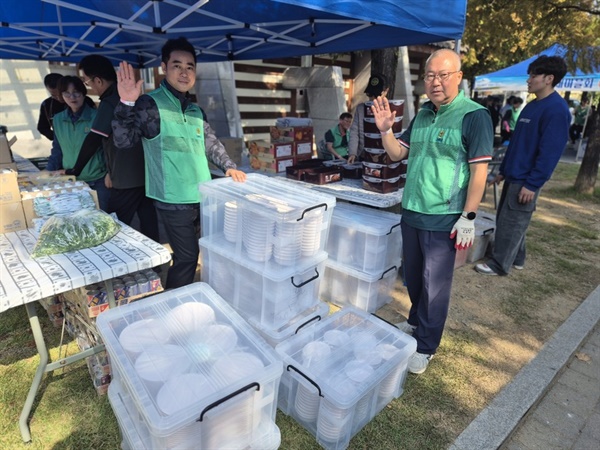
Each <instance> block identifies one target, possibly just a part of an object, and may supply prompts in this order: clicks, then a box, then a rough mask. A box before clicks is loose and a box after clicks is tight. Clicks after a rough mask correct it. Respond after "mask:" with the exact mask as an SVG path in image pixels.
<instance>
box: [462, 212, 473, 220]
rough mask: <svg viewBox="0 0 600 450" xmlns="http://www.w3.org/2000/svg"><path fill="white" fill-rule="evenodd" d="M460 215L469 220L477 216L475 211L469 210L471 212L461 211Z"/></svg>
mask: <svg viewBox="0 0 600 450" xmlns="http://www.w3.org/2000/svg"><path fill="white" fill-rule="evenodd" d="M461 215H462V216H463V217H464V218H465V219H469V220H475V217H477V213H474V212H473V211H471V212H466V211H463V213H462V214H461Z"/></svg>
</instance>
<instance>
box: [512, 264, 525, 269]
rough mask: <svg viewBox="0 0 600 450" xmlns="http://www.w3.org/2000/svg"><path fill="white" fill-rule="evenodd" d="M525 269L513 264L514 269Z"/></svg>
mask: <svg viewBox="0 0 600 450" xmlns="http://www.w3.org/2000/svg"><path fill="white" fill-rule="evenodd" d="M524 268H525V266H520V265H518V264H513V269H517V270H523V269H524Z"/></svg>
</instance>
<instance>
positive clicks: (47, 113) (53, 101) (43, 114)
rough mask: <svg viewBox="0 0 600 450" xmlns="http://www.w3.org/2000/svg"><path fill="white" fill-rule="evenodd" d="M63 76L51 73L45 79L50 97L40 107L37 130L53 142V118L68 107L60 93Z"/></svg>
mask: <svg viewBox="0 0 600 450" xmlns="http://www.w3.org/2000/svg"><path fill="white" fill-rule="evenodd" d="M62 77H63V76H62V75H61V74H60V73H49V74H48V75H46V76H45V77H44V86H46V89H47V90H48V93H49V94H50V97H48V98H47V99H46V100H44V101H43V102H42V105H41V106H40V117H39V119H38V124H37V129H38V131H39V132H40V134H42V135H44V136H46V137H47V138H48V139H50V140H51V141H52V140H53V139H54V130H53V129H52V118H53V117H54V115H55V114H58V113H59V112H61V111H64V109H65V108H66V107H67V105H65V102H63V99H62V97H61V95H60V93H59V92H58V82H59V81H60V79H61V78H62Z"/></svg>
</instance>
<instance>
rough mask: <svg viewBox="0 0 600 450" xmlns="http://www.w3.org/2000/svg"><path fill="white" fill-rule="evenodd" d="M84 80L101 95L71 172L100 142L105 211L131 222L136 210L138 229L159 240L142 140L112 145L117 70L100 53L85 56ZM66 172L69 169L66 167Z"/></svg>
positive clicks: (81, 63)
mask: <svg viewBox="0 0 600 450" xmlns="http://www.w3.org/2000/svg"><path fill="white" fill-rule="evenodd" d="M79 70H80V73H81V75H82V77H83V80H84V82H85V84H86V85H87V86H88V88H90V90H91V91H92V93H93V94H97V95H99V96H100V105H99V106H98V114H97V115H96V118H95V119H94V123H93V124H92V130H91V133H89V134H88V137H87V138H86V140H85V141H84V143H83V145H82V148H81V151H80V153H79V158H78V159H77V162H76V163H75V166H74V167H73V169H72V171H71V172H72V173H74V174H75V175H77V174H79V173H80V172H81V170H82V168H83V167H85V165H86V164H87V161H88V160H89V158H90V157H91V156H93V154H94V153H95V151H96V150H95V149H97V148H98V146H100V145H102V147H103V149H104V159H105V161H106V166H107V167H106V168H107V170H108V173H107V175H106V178H105V180H104V183H105V184H106V187H108V188H110V199H109V202H108V208H107V212H109V213H111V212H114V213H115V214H116V215H117V217H118V218H119V220H120V221H122V222H124V223H126V224H128V225H129V224H131V222H132V221H133V217H134V215H135V213H136V212H137V214H138V218H139V222H140V231H141V232H142V233H143V234H144V235H146V236H148V237H149V238H150V239H152V240H154V241H158V240H159V231H158V218H157V215H156V209H155V208H154V204H153V202H152V200H151V199H150V198H148V197H146V193H145V189H144V186H145V176H144V150H143V148H142V144H141V143H137V144H135V145H132V146H131V148H127V149H125V150H118V149H116V148H115V146H114V142H113V136H112V127H111V122H112V120H113V116H114V111H115V107H116V105H117V104H118V103H119V93H118V92H117V74H116V72H115V69H114V67H113V65H112V63H111V62H110V60H109V59H108V58H106V57H104V56H101V55H88V56H85V57H84V58H83V59H82V60H81V62H80V63H79ZM67 173H69V171H67Z"/></svg>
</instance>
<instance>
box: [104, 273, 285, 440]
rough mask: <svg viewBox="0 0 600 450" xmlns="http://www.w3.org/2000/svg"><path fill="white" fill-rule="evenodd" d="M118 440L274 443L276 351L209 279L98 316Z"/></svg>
mask: <svg viewBox="0 0 600 450" xmlns="http://www.w3.org/2000/svg"><path fill="white" fill-rule="evenodd" d="M97 326H98V330H99V332H100V334H101V336H102V338H103V340H104V343H105V345H106V349H107V351H108V354H109V356H110V361H111V365H112V370H113V381H112V383H111V384H110V387H109V390H108V394H109V395H108V397H109V401H110V403H111V406H112V408H113V411H114V413H115V415H116V417H117V420H118V423H119V426H120V428H121V434H122V437H123V444H122V447H123V448H124V449H127V448H132V449H140V448H144V449H155V448H177V449H190V450H191V449H194V450H196V449H217V448H219V449H220V448H228V449H245V450H252V449H256V450H266V449H273V450H275V449H277V448H278V447H279V444H280V433H279V429H278V427H277V425H276V424H275V413H276V403H277V398H278V388H279V382H280V379H281V374H282V364H281V359H280V357H278V355H277V354H276V353H275V352H274V351H273V349H272V348H271V347H270V346H268V345H267V344H266V343H265V342H264V340H263V339H261V338H260V337H259V335H258V334H257V333H256V331H254V330H253V329H252V327H250V325H248V324H247V323H246V322H245V321H244V320H243V319H242V318H241V317H240V316H239V315H238V314H237V313H236V312H235V311H234V310H233V308H231V306H229V305H228V304H227V303H226V302H225V301H224V300H223V299H222V298H221V297H220V296H219V295H218V294H217V293H216V292H215V291H214V290H213V289H212V288H211V287H210V286H209V285H208V284H206V283H195V284H192V285H189V286H186V287H183V288H179V289H175V290H171V291H168V292H165V293H162V294H158V295H156V296H154V297H153V298H151V299H147V300H145V301H144V302H138V303H133V304H130V305H125V306H123V307H120V308H115V309H111V310H108V311H106V312H104V313H103V314H101V315H100V316H99V317H98V319H97Z"/></svg>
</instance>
